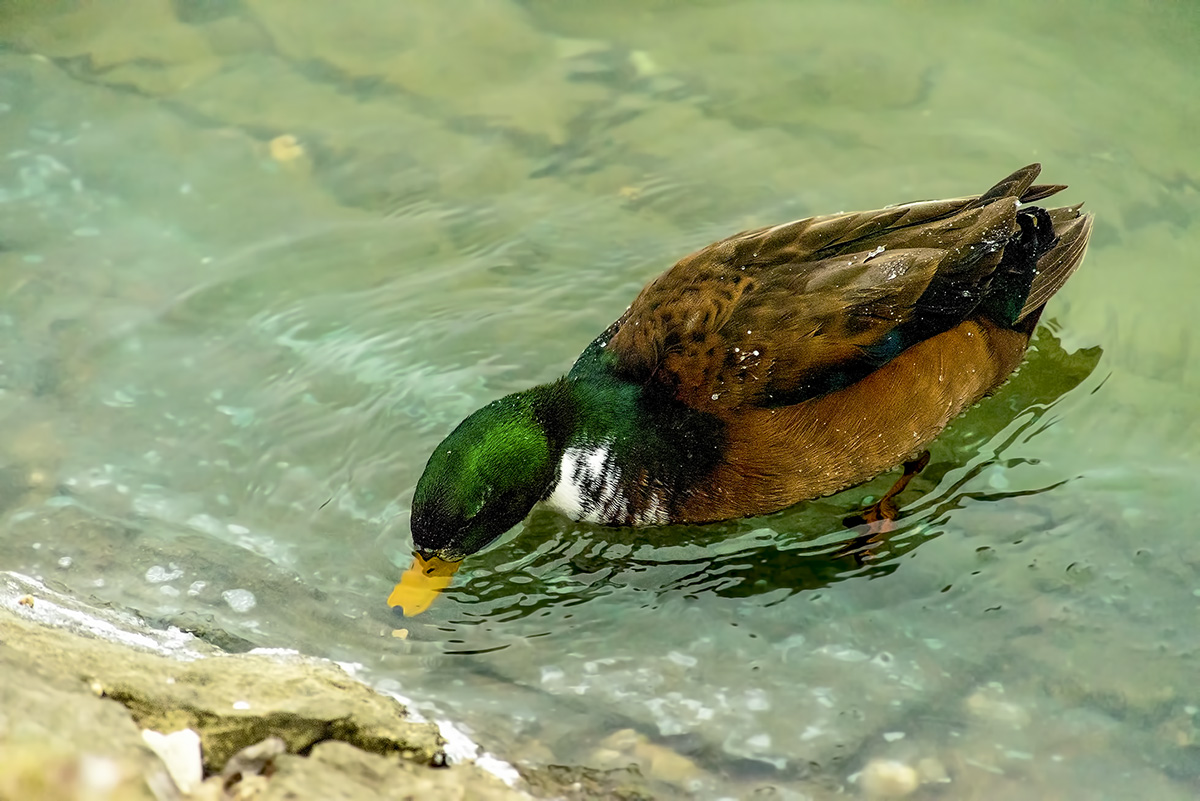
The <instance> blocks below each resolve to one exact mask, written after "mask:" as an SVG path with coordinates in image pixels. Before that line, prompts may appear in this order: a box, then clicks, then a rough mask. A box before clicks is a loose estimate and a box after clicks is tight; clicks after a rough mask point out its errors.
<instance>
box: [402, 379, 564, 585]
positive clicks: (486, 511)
mask: <svg viewBox="0 0 1200 801" xmlns="http://www.w3.org/2000/svg"><path fill="white" fill-rule="evenodd" d="M536 392H537V391H536V390H530V391H529V392H524V393H517V394H515V395H509V396H508V397H505V398H501V399H500V400H497V401H494V402H492V403H490V404H488V405H487V406H484V407H483V408H482V409H480V410H479V411H477V412H475V413H474V414H472V415H471V416H470V417H468V418H467V419H466V420H464V421H463V422H462V423H461V424H459V426H458V428H456V429H454V431H452V432H451V433H450V436H448V437H446V439H445V440H443V441H442V443H441V444H440V445H438V446H437V448H436V449H435V450H434V452H433V455H432V456H430V457H429V462H428V463H427V464H426V465H425V472H424V473H423V474H422V475H421V479H420V480H419V481H418V482H417V489H416V493H415V495H414V496H413V505H412V535H413V546H414V548H415V550H416V551H417V554H418V555H419V556H421V557H423V558H424V559H426V560H429V559H430V558H433V557H436V558H438V559H441V560H444V561H447V562H457V561H461V560H462V559H463V558H464V557H466V556H469V555H470V554H473V553H475V552H476V551H478V550H480V549H482V548H484V547H485V546H487V545H488V544H490V543H491V542H492V541H494V540H495V539H496V538H497V537H499V536H500V535H501V534H503V533H504V532H506V531H508V530H509V529H510V528H512V527H513V526H515V525H516V524H517V523H519V522H521V520H523V519H524V518H525V515H527V514H529V510H530V509H532V508H533V505H534V504H535V503H537V502H538V501H539V500H541V498H542V497H543V496H544V495H545V494H546V492H547V490H548V489H549V487H550V483H551V482H552V481H553V480H554V475H555V462H556V458H555V456H556V451H557V450H560V448H556V446H555V444H554V442H553V441H552V435H551V433H550V432H548V431H547V426H546V424H545V422H544V417H543V415H542V414H540V412H539V409H540V404H538V403H537V398H536V396H535V393H536ZM554 439H557V438H554Z"/></svg>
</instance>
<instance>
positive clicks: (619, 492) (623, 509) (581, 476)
mask: <svg viewBox="0 0 1200 801" xmlns="http://www.w3.org/2000/svg"><path fill="white" fill-rule="evenodd" d="M611 445H612V443H611V442H601V443H598V444H596V445H585V446H577V447H571V448H567V449H566V450H565V451H564V452H563V455H562V459H561V460H560V462H559V466H558V476H557V479H556V480H555V484H554V487H553V489H551V490H550V494H549V495H548V496H546V498H545V501H544V503H545V504H546V505H547V506H549V507H550V508H552V509H554V510H556V511H558V512H560V513H562V514H564V515H566V516H567V517H570V518H572V519H573V520H584V521H587V522H589V523H600V524H604V525H616V526H655V525H663V524H665V523H666V522H667V520H668V513H667V504H666V500H665V498H664V497H663V495H662V494H661V493H660V492H655V491H653V490H652V489H650V488H646V487H635V486H631V485H630V484H629V483H628V482H627V481H625V480H624V479H625V475H624V471H623V470H622V466H621V465H619V464H617V461H616V459H615V458H614V454H613V449H612V447H611Z"/></svg>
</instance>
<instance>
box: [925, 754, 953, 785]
mask: <svg viewBox="0 0 1200 801" xmlns="http://www.w3.org/2000/svg"><path fill="white" fill-rule="evenodd" d="M917 773H918V774H920V776H921V783H922V784H946V783H947V782H949V781H950V775H949V774H948V773H946V766H945V765H943V764H942V762H941V760H940V759H935V758H934V757H925V758H924V759H921V760H918V761H917Z"/></svg>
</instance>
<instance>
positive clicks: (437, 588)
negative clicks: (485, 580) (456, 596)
mask: <svg viewBox="0 0 1200 801" xmlns="http://www.w3.org/2000/svg"><path fill="white" fill-rule="evenodd" d="M460 567H462V561H461V560H460V561H457V562H448V561H446V560H445V559H441V558H439V557H437V556H431V557H429V558H428V559H425V558H423V557H422V556H421V555H420V554H413V562H412V564H411V565H410V566H409V568H408V570H405V571H404V575H402V576H400V583H399V584H397V585H396V586H395V588H393V589H392V594H391V595H389V596H388V599H387V602H388V606H390V607H392V608H393V609H394V608H396V607H397V606H398V607H400V611H401V612H403V613H404V615H405V617H412V616H413V615H419V614H421V613H422V612H424V611H425V610H426V609H428V608H429V605H430V604H432V603H433V601H434V599H435V598H437V597H438V595H440V594H441V592H442V590H444V589H446V588H447V587H449V586H450V582H451V581H453V579H454V574H455V573H457V572H458V569H459V568H460Z"/></svg>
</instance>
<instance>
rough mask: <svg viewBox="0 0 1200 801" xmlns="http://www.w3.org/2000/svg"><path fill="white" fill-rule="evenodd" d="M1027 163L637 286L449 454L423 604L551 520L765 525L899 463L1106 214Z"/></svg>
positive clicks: (416, 601) (920, 445) (705, 259)
mask: <svg viewBox="0 0 1200 801" xmlns="http://www.w3.org/2000/svg"><path fill="white" fill-rule="evenodd" d="M1040 172H1041V165H1040V164H1031V165H1029V166H1027V167H1023V168H1021V169H1019V170H1017V171H1016V172H1014V173H1012V174H1011V175H1009V176H1008V177H1006V178H1004V179H1003V180H1001V181H999V182H998V183H996V184H995V185H994V186H992V187H991V188H990V189H988V190H987V191H986V192H984V193H982V194H980V195H972V196H966V197H960V198H954V199H948V200H931V201H916V202H910V203H902V204H898V205H891V206H887V207H884V208H881V209H876V210H872V211H862V212H848V213H846V212H843V213H838V214H828V215H823V216H817V217H809V218H805V219H801V220H796V221H793V222H787V223H783V224H780V225H773V226H769V227H765V228H757V229H754V230H749V231H742V232H741V233H737V234H734V235H733V236H730V237H728V238H726V239H722V240H721V241H719V242H715V243H713V244H711V245H708V246H707V247H704V248H701V249H700V250H698V251H696V252H695V253H692V254H691V255H689V256H686V257H684V258H683V259H681V260H680V261H679V262H677V263H676V264H675V265H674V266H673V267H671V268H670V269H668V270H667V271H666V272H664V273H663V274H661V275H660V276H658V277H657V278H655V279H654V280H653V281H651V282H650V283H649V284H647V285H646V286H645V288H643V289H642V291H641V292H640V293H639V294H638V295H637V297H636V298H635V299H634V301H633V303H632V304H631V305H630V306H629V307H628V308H627V309H626V310H625V312H624V313H623V314H622V315H621V316H620V317H619V318H618V319H617V320H616V321H615V322H614V323H613V324H612V325H610V326H609V327H608V328H607V329H606V330H604V331H603V332H602V333H601V334H600V335H599V336H598V337H596V338H595V339H594V340H593V341H592V342H591V343H590V344H589V345H588V346H587V347H586V348H585V349H584V351H583V353H582V354H581V355H580V356H579V358H578V360H577V361H576V362H575V364H574V366H572V367H571V369H570V371H569V372H568V373H567V374H566V375H565V376H563V377H561V378H559V379H558V380H556V381H552V382H550V383H548V384H542V385H540V386H535V387H533V388H531V389H527V390H525V391H522V392H517V393H514V394H511V395H508V396H506V397H502V398H499V399H497V400H494V401H492V402H491V403H488V404H487V405H486V406H484V407H483V408H481V409H479V410H478V411H476V412H474V413H473V414H471V415H470V416H469V417H467V418H466V419H465V420H464V421H463V422H462V423H460V424H459V425H458V426H457V427H456V428H455V429H454V430H453V431H451V432H450V434H449V435H448V436H447V437H446V438H445V439H444V440H443V441H442V442H441V443H440V444H439V445H438V446H437V447H436V448H435V449H434V450H433V453H432V454H431V455H430V457H429V460H428V462H427V464H426V465H425V469H424V472H423V473H422V475H421V477H420V479H419V480H418V481H417V485H416V488H415V491H414V495H413V501H412V514H411V530H412V538H413V546H414V554H413V563H412V566H411V567H410V568H409V569H408V570H407V571H406V572H405V574H404V576H403V577H402V579H401V582H400V583H399V584H397V585H396V588H395V589H394V590H393V592H392V594H391V595H390V596H389V599H388V603H389V605H391V606H392V607H394V608H397V609H398V610H399V611H401V612H402V613H403V614H405V615H412V614H419V613H420V612H422V611H424V610H425V609H426V608H427V607H428V606H429V604H430V603H432V600H433V598H434V597H436V595H437V593H438V592H440V591H441V590H443V589H445V587H447V586H448V585H449V584H450V581H451V579H450V577H451V576H453V574H454V572H455V571H456V570H457V569H458V568H459V567H460V566H461V564H462V562H463V560H464V559H466V557H468V556H470V555H471V554H474V553H477V552H478V551H480V550H482V549H484V548H486V547H487V546H488V545H490V544H491V543H492V542H494V541H495V540H496V539H497V538H499V537H500V536H501V535H502V534H504V533H505V532H507V531H508V530H509V529H511V528H512V527H513V526H515V525H516V524H518V523H519V522H521V521H522V520H523V519H524V518H525V517H526V516H527V515H528V514H529V513H530V511H531V510H532V509H533V508H534V507H535V506H538V505H540V506H543V507H548V508H550V509H552V510H555V511H557V512H558V513H560V514H562V515H563V516H565V517H567V518H570V519H572V520H576V521H586V522H589V523H594V524H599V525H604V526H630V527H638V528H649V527H654V526H665V525H674V524H703V523H711V522H715V521H721V520H729V519H735V518H743V517H751V516H758V515H764V514H768V513H771V512H775V511H778V510H781V509H785V508H787V507H789V506H793V505H795V504H797V503H801V502H803V501H807V500H811V499H814V498H819V497H822V496H826V495H830V494H833V493H836V492H839V491H841V490H844V489H847V488H850V487H853V486H855V485H858V484H861V483H863V482H865V481H867V480H869V479H872V478H874V477H876V476H878V475H880V474H882V473H885V472H887V471H889V470H892V469H894V468H896V467H897V466H901V465H903V466H904V467H905V471H904V476H903V477H902V478H901V481H900V482H898V483H897V486H896V487H894V488H893V490H892V491H890V492H889V493H888V494H887V495H886V496H884V498H883V499H881V502H880V503H879V504H877V505H876V508H874V509H873V510H871V511H870V513H869V514H867V515H866V516H865V519H867V520H878V519H880V518H887V517H889V516H894V509H895V505H894V495H895V494H896V492H897V491H898V490H899V488H902V486H903V484H904V483H906V482H907V479H908V478H909V477H911V475H912V474H914V473H915V472H916V471H917V470H919V469H920V467H922V466H923V464H924V462H925V461H927V459H928V453H927V447H928V446H929V444H930V443H931V442H932V441H933V440H934V438H935V437H937V435H938V434H939V433H940V432H941V431H942V430H943V429H944V428H945V427H946V426H947V424H949V423H950V421H951V420H953V419H954V418H955V417H957V416H958V415H959V414H961V413H962V412H963V411H965V410H966V409H968V408H969V407H971V406H973V405H974V404H976V403H977V402H979V401H980V400H981V399H983V398H985V397H986V396H987V395H989V394H991V393H992V392H994V391H995V390H996V389H997V388H998V387H999V386H1000V385H1001V384H1003V383H1004V382H1005V380H1006V379H1007V378H1008V377H1009V376H1010V375H1011V374H1012V373H1013V371H1014V370H1016V368H1017V367H1018V365H1020V363H1021V361H1022V358H1023V357H1024V355H1025V351H1026V348H1027V346H1028V345H1029V341H1030V338H1031V336H1032V335H1033V332H1034V329H1035V327H1036V326H1037V323H1038V320H1039V318H1040V317H1041V315H1042V312H1043V310H1044V309H1045V307H1046V304H1047V302H1048V301H1049V300H1050V299H1051V297H1053V296H1054V294H1055V293H1056V292H1058V290H1059V289H1061V288H1062V286H1063V285H1064V284H1065V283H1066V281H1067V279H1068V278H1070V277H1071V275H1072V274H1073V273H1074V272H1075V270H1076V268H1078V267H1079V265H1080V263H1081V262H1082V260H1083V257H1084V253H1085V252H1086V250H1087V244H1088V239H1089V237H1090V235H1091V229H1092V216H1091V215H1090V214H1085V213H1082V212H1081V211H1080V208H1081V206H1082V204H1077V205H1073V206H1063V207H1058V208H1049V207H1046V206H1043V205H1038V203H1037V202H1038V201H1041V200H1043V199H1045V198H1047V197H1050V196H1052V195H1054V194H1056V193H1058V192H1060V191H1061V190H1063V189H1065V188H1066V187H1065V185H1061V184H1035V183H1034V181H1035V180H1036V179H1037V177H1038V175H1039V174H1040Z"/></svg>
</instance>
